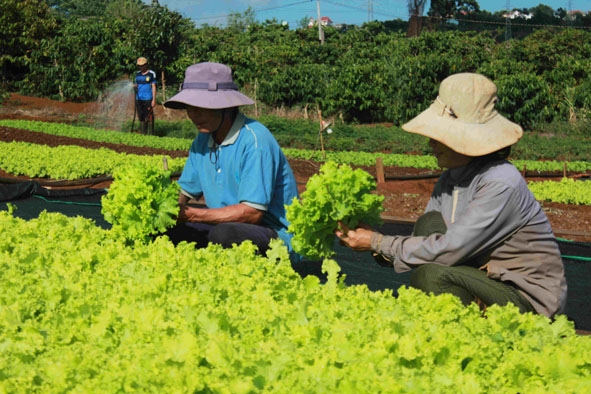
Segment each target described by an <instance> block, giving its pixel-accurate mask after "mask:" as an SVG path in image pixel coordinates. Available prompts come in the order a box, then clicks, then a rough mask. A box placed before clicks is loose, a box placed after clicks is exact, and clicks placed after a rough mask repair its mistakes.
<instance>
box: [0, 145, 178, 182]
mask: <svg viewBox="0 0 591 394" xmlns="http://www.w3.org/2000/svg"><path fill="white" fill-rule="evenodd" d="M163 158H166V159H167V163H168V168H169V169H170V170H171V171H173V172H177V171H181V170H182V169H183V167H184V164H185V161H186V158H175V159H172V158H170V157H168V156H164V157H163V156H140V155H128V154H125V153H117V152H115V151H112V150H110V149H105V148H101V149H85V148H81V147H79V146H74V145H61V146H58V147H55V148H51V147H48V146H45V145H35V144H29V143H26V142H11V143H6V142H0V168H2V169H3V170H4V171H6V172H8V173H10V174H14V175H26V176H27V177H29V178H50V179H56V180H58V179H59V180H74V179H88V178H93V177H96V176H105V175H109V174H112V173H113V171H115V169H117V168H120V167H123V166H126V165H129V164H132V163H137V164H139V165H142V166H144V167H145V168H162V161H163Z"/></svg>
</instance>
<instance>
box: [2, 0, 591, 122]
mask: <svg viewBox="0 0 591 394" xmlns="http://www.w3.org/2000/svg"><path fill="white" fill-rule="evenodd" d="M439 3H440V2H439ZM439 3H438V2H434V4H435V5H438V4H439ZM473 3H475V2H473ZM439 5H441V4H439ZM544 7H546V6H542V5H540V6H538V8H539V10H538V11H540V10H542V11H544V12H542V13H540V12H537V15H538V18H542V17H544V18H549V19H547V21H546V23H543V24H540V23H539V22H540V19H538V20H535V19H534V20H533V21H532V20H529V21H522V22H521V21H520V22H519V23H515V22H514V23H513V25H512V26H511V35H512V36H511V37H510V38H508V37H507V21H506V19H505V18H503V17H502V16H500V15H493V14H490V13H488V12H485V11H480V10H478V9H477V10H474V9H471V10H469V11H470V12H467V11H466V10H465V9H462V8H457V9H455V11H453V12H451V14H450V12H448V11H445V14H444V16H445V17H442V16H441V14H442V12H440V13H439V15H438V16H437V17H429V18H431V19H426V20H424V21H423V23H422V25H421V26H422V28H421V31H420V34H417V35H416V36H414V37H409V22H408V21H402V20H392V21H385V22H377V21H374V22H368V23H364V24H363V25H361V26H343V27H341V28H339V29H337V28H332V27H325V28H324V40H323V42H322V43H321V42H319V40H318V32H317V30H316V29H313V28H312V29H311V28H307V27H298V28H295V29H290V28H289V27H288V26H285V25H283V24H281V23H279V22H278V21H277V20H267V21H265V22H256V21H255V20H254V18H253V11H252V9H249V10H247V12H245V13H244V14H240V13H233V14H231V15H230V17H229V18H228V21H229V23H228V25H227V26H226V27H217V26H208V25H202V26H199V27H197V26H195V24H194V23H193V22H192V21H191V20H189V19H187V18H185V17H183V16H182V15H181V14H179V13H177V12H175V11H171V10H169V9H168V8H167V7H166V6H161V5H159V4H158V2H157V1H153V2H152V4H149V5H148V4H144V3H143V2H141V1H140V0H25V1H22V0H4V1H3V2H2V4H1V5H0V23H1V24H2V26H3V27H4V28H3V30H4V31H3V32H2V33H1V34H0V40H1V41H0V43H1V44H2V48H3V53H2V54H0V67H1V70H2V81H1V83H2V87H1V88H0V92H2V91H4V92H8V91H20V92H21V93H23V94H29V95H35V96H43V97H50V98H54V99H59V100H63V101H93V100H96V99H97V98H98V97H99V96H100V95H101V93H102V92H103V91H104V90H105V89H106V88H107V87H108V86H109V85H111V84H113V83H114V82H116V81H119V80H121V79H131V76H132V75H133V73H134V72H135V69H136V67H135V59H136V58H137V57H139V56H146V57H147V58H148V59H149V60H150V67H151V68H152V69H153V70H154V71H156V73H157V75H158V76H159V84H160V86H162V85H163V84H164V85H165V87H166V89H165V90H162V91H163V92H164V93H163V94H162V95H164V96H168V97H169V96H171V95H172V94H174V93H176V91H177V87H178V86H179V84H180V83H181V82H182V80H183V77H184V70H185V68H186V67H187V66H189V65H191V64H193V63H197V62H201V61H217V62H221V63H225V64H227V65H229V66H230V67H232V69H233V70H234V72H235V80H236V82H237V83H238V84H239V85H240V87H241V89H242V90H243V91H245V93H247V94H249V95H250V96H251V97H253V98H256V102H257V106H259V107H260V108H261V109H276V108H290V109H300V110H312V111H316V110H321V111H322V114H323V115H324V116H332V117H339V118H341V119H343V120H344V121H345V122H358V123H374V122H394V123H402V122H405V121H406V120H408V119H409V118H411V117H412V116H414V115H416V114H417V113H418V112H420V111H421V110H423V109H425V108H426V107H427V106H428V105H429V104H430V102H431V100H433V98H434V97H435V96H436V94H437V88H438V85H439V82H440V81H441V80H442V79H444V78H445V77H447V76H448V75H450V74H453V73H457V72H479V73H482V74H484V75H487V76H488V77H490V78H491V79H493V80H494V81H495V82H496V84H497V86H498V88H499V98H500V100H499V103H498V108H499V110H500V111H501V112H502V113H505V114H508V115H509V116H510V118H512V119H513V120H514V121H516V122H518V123H520V124H522V125H523V126H525V127H531V126H533V125H536V124H539V123H549V122H553V121H574V120H580V119H588V118H589V113H590V112H589V111H591V93H590V92H591V77H590V74H589V72H588V70H590V69H591V32H590V31H589V29H588V26H586V25H585V24H586V23H588V21H587V19H585V18H587V16H584V15H583V16H581V17H579V19H577V20H571V19H568V18H565V17H564V13H563V12H562V11H561V10H557V11H553V10H552V12H551V13H548V10H547V8H549V7H546V8H544ZM550 10H551V9H550ZM434 13H435V11H433V12H432V14H434ZM448 17H449V18H448ZM451 17H453V19H451ZM245 21H246V22H248V23H245ZM575 22H576V24H575ZM165 98H166V97H159V101H162V100H164V99H165Z"/></svg>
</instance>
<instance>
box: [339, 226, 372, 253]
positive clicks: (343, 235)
mask: <svg viewBox="0 0 591 394" xmlns="http://www.w3.org/2000/svg"><path fill="white" fill-rule="evenodd" d="M373 233H374V231H373V230H372V229H371V228H369V227H368V226H364V225H361V226H359V227H357V228H356V229H355V230H351V229H350V228H349V227H347V226H346V225H345V224H344V223H343V222H339V227H338V229H337V230H336V231H335V235H336V236H337V237H338V238H339V239H340V240H341V244H343V245H345V246H347V247H349V248H351V249H353V250H359V251H362V250H371V236H372V234H373Z"/></svg>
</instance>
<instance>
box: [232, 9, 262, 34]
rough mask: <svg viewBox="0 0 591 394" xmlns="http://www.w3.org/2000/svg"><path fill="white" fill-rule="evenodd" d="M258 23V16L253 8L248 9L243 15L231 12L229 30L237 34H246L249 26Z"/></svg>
mask: <svg viewBox="0 0 591 394" xmlns="http://www.w3.org/2000/svg"><path fill="white" fill-rule="evenodd" d="M255 23H256V14H255V12H254V9H253V8H252V7H248V8H247V9H246V10H245V11H244V12H243V13H240V12H231V13H230V15H228V29H229V30H232V31H236V32H244V31H246V29H247V28H248V26H250V25H253V24H255Z"/></svg>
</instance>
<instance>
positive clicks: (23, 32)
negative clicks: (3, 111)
mask: <svg viewBox="0 0 591 394" xmlns="http://www.w3.org/2000/svg"><path fill="white" fill-rule="evenodd" d="M0 26H2V34H0V48H2V51H1V52H0V71H1V73H2V77H1V79H0V82H1V83H2V88H0V89H4V86H3V85H5V84H6V85H13V84H14V82H15V81H18V80H20V79H22V78H23V76H24V75H25V74H26V73H27V66H28V64H29V63H30V62H31V57H30V52H31V51H33V50H35V49H37V48H39V46H40V45H41V43H42V42H43V41H44V40H45V39H46V38H48V37H50V36H51V35H52V34H53V32H54V31H55V29H56V28H57V21H56V19H55V17H54V16H53V15H52V13H51V11H50V9H49V7H48V5H47V3H46V2H45V1H43V0H27V1H22V0H2V2H0Z"/></svg>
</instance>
